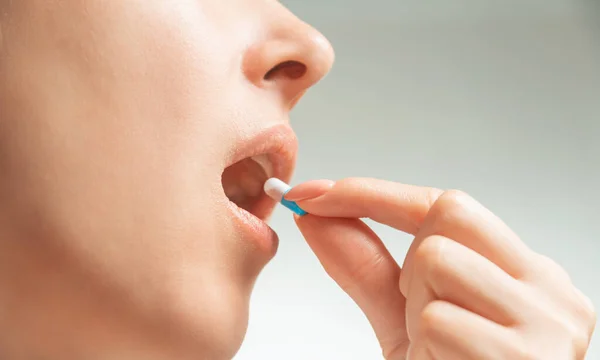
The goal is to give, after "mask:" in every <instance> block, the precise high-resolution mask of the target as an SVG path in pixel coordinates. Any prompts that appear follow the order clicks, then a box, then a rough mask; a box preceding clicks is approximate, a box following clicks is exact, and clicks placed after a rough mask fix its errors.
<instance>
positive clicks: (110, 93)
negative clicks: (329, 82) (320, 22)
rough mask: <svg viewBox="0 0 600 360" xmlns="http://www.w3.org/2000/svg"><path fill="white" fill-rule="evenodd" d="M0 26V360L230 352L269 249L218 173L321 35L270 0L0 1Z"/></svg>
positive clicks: (314, 57)
mask: <svg viewBox="0 0 600 360" xmlns="http://www.w3.org/2000/svg"><path fill="white" fill-rule="evenodd" d="M0 29H1V30H0V34H1V36H0V38H1V39H2V40H1V42H0V44H1V45H0V46H1V47H0V358H2V359H61V360H66V359H77V360H80V359H199V358H200V359H227V358H231V357H232V356H233V354H235V353H236V351H237V350H238V348H239V346H240V344H241V341H242V339H243V337H244V334H245V331H246V326H247V321H248V314H247V312H248V303H249V301H248V299H249V296H250V293H251V290H252V286H253V284H254V282H255V279H256V277H257V276H258V274H259V272H260V271H261V269H262V268H263V267H264V265H265V264H266V263H267V262H268V261H269V260H270V258H271V254H265V253H264V252H261V251H259V250H257V249H255V248H254V247H253V244H251V243H250V242H249V241H248V240H247V239H245V238H244V234H243V233H241V232H240V231H239V230H238V227H237V225H236V224H235V223H234V221H233V220H232V219H231V216H230V212H229V210H228V208H227V207H226V206H225V204H224V201H226V198H225V197H224V195H223V187H222V184H221V174H222V171H223V168H224V166H225V165H226V164H225V163H226V162H227V161H228V159H229V158H230V156H231V153H232V151H234V150H235V148H236V146H237V144H238V142H239V141H243V140H246V139H251V138H253V137H255V136H256V135H257V134H259V133H260V132H262V131H263V130H264V129H267V128H271V127H275V126H285V124H287V123H288V115H289V111H290V110H291V108H292V107H293V105H294V103H295V102H296V101H297V100H298V98H299V96H301V95H302V94H303V93H304V91H305V90H306V89H307V88H308V87H310V86H311V85H313V84H314V83H315V82H317V81H318V80H319V79H320V78H322V77H323V76H324V75H325V74H326V73H327V72H328V70H329V68H330V67H331V65H332V62H333V51H332V49H331V46H330V44H329V43H328V42H327V40H325V39H324V38H323V36H322V35H321V34H320V33H319V32H317V31H316V30H315V29H313V28H311V27H310V26H309V25H307V24H305V23H304V22H302V21H301V20H299V19H298V18H296V17H295V16H294V15H292V14H291V13H290V12H289V11H287V10H286V9H285V8H284V7H283V6H282V5H281V4H279V3H278V2H276V1H271V0H268V1H267V0H264V1H263V0H228V1H222V0H177V1H165V0H144V1H137V0H127V1H121V0H118V1H117V0H113V1H106V0H77V1H41V0H19V1H9V0H0ZM289 61H295V62H296V65H292V66H287V67H283V68H281V67H279V68H277V66H278V65H280V64H282V63H284V62H289ZM299 73H300V74H301V75H302V76H298V74H299ZM267 74H270V75H269V81H265V79H264V77H265V75H267Z"/></svg>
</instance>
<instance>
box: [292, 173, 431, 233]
mask: <svg viewBox="0 0 600 360" xmlns="http://www.w3.org/2000/svg"><path fill="white" fill-rule="evenodd" d="M442 192H443V191H442V190H440V189H436V188H431V187H421V186H414V185H406V184H400V183H396V182H391V181H386V180H379V179H372V178H347V179H344V180H340V181H337V182H333V181H328V180H317V181H309V182H306V183H303V184H300V185H298V186H296V187H294V188H292V190H290V191H289V192H288V193H287V194H286V195H285V199H287V200H291V201H295V202H296V203H297V204H298V205H299V206H300V207H301V208H302V209H304V210H306V211H307V212H309V213H311V214H313V215H317V216H321V217H337V218H370V219H372V220H374V221H376V222H379V223H382V224H385V225H388V226H391V227H393V228H395V229H398V230H400V231H404V232H406V233H409V234H413V235H416V233H417V232H418V231H419V229H420V227H421V224H422V223H423V220H424V219H425V217H426V216H427V213H428V212H429V210H430V209H431V207H432V206H433V204H434V203H435V202H436V200H437V199H438V197H439V196H440V195H441V194H442Z"/></svg>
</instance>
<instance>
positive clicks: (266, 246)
mask: <svg viewBox="0 0 600 360" xmlns="http://www.w3.org/2000/svg"><path fill="white" fill-rule="evenodd" d="M228 207H229V210H230V212H231V213H232V215H233V217H234V218H236V219H237V222H238V223H239V224H241V226H242V227H243V229H244V235H246V236H247V237H249V238H251V240H252V241H253V243H254V244H255V245H256V246H257V247H258V248H259V249H260V250H261V252H264V253H267V254H269V256H270V257H273V256H275V253H276V252H277V246H278V244H279V238H278V237H277V234H276V233H275V231H273V229H271V227H269V225H267V223H266V222H264V221H262V220H261V219H259V218H257V217H256V216H254V215H252V214H251V213H249V212H248V211H246V210H244V209H242V208H240V207H238V206H237V205H235V204H234V203H232V202H231V201H228Z"/></svg>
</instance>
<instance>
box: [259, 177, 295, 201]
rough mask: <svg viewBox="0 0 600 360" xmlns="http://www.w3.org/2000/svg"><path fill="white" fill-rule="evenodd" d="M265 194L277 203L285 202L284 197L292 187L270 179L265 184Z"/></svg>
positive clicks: (275, 179)
mask: <svg viewBox="0 0 600 360" xmlns="http://www.w3.org/2000/svg"><path fill="white" fill-rule="evenodd" d="M264 189H265V193H266V194H267V195H269V197H270V198H271V199H273V200H275V201H277V202H281V200H283V196H284V195H285V194H286V193H287V192H288V191H290V190H291V189H292V187H291V186H289V185H288V184H286V183H284V182H283V181H281V180H279V179H277V178H270V179H269V180H267V181H266V182H265V186H264Z"/></svg>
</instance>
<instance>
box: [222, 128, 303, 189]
mask: <svg viewBox="0 0 600 360" xmlns="http://www.w3.org/2000/svg"><path fill="white" fill-rule="evenodd" d="M297 152H298V139H297V137H296V134H295V133H294V131H293V130H292V128H291V127H290V126H288V125H277V126H273V127H271V128H268V129H266V130H264V131H262V132H260V133H259V134H257V135H256V136H254V137H252V138H250V139H244V140H240V141H238V142H237V144H236V147H235V149H234V151H233V152H232V155H231V156H230V158H229V159H228V161H227V163H226V164H225V167H228V166H231V165H233V164H235V163H237V162H239V161H242V160H244V159H246V158H249V157H252V156H258V155H266V156H267V158H268V160H269V162H270V164H271V166H272V173H270V174H268V175H269V177H276V178H278V179H280V180H282V181H285V182H289V180H290V179H291V177H292V174H293V172H294V166H295V164H296V155H297Z"/></svg>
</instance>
